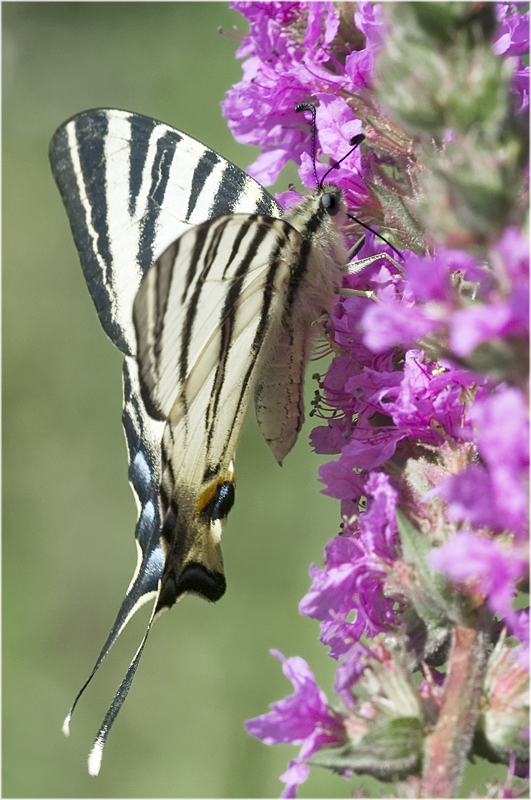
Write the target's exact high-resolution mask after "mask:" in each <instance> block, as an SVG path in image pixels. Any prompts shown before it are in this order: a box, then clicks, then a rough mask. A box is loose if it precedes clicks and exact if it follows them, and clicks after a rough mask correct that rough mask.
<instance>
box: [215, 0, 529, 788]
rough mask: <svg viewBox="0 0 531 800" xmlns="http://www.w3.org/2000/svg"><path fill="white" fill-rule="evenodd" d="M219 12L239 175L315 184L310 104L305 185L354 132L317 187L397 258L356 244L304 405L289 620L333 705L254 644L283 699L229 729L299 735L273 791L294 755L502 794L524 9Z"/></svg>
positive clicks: (524, 451)
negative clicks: (244, 30)
mask: <svg viewBox="0 0 531 800" xmlns="http://www.w3.org/2000/svg"><path fill="white" fill-rule="evenodd" d="M233 6H234V7H235V8H237V9H239V10H240V11H241V13H242V14H243V15H244V16H245V17H246V18H247V20H248V21H249V34H248V35H246V36H245V37H244V38H243V41H242V44H241V47H240V49H239V51H238V57H240V58H242V59H244V61H243V73H244V75H243V79H242V81H241V82H240V83H238V84H236V85H235V86H234V87H233V88H232V89H231V90H230V91H229V92H228V93H227V99H226V100H225V101H224V103H223V104H222V105H223V111H224V114H225V116H226V117H227V119H228V121H229V125H230V127H231V129H232V131H233V133H234V135H235V137H236V138H237V139H238V140H239V141H242V142H245V143H251V144H255V145H260V146H261V147H262V148H263V149H262V153H261V155H260V156H259V158H258V159H257V160H256V162H255V163H254V164H253V165H252V166H251V167H250V168H249V172H250V174H252V175H253V176H254V177H255V178H256V179H257V180H259V181H261V182H262V183H266V184H269V183H272V182H273V181H274V180H275V179H276V177H277V176H278V174H279V172H280V170H281V169H282V167H283V166H284V165H285V164H286V162H287V161H288V160H290V159H291V160H293V161H295V162H296V163H297V164H298V166H299V174H300V177H301V180H302V182H303V184H304V185H305V186H307V187H312V186H313V185H315V179H314V165H313V163H312V159H311V156H310V153H311V129H310V126H309V125H308V122H307V121H306V120H304V119H303V118H302V115H301V114H297V113H295V110H294V109H295V106H296V105H297V104H298V103H301V102H310V101H311V102H312V103H313V104H314V105H315V106H316V112H317V131H318V161H317V164H316V170H317V177H318V180H320V179H321V178H322V176H323V175H324V173H325V172H326V171H327V170H328V169H329V164H327V163H325V160H326V159H328V160H330V162H331V163H335V162H337V161H338V160H339V159H340V158H342V156H343V155H344V154H345V153H346V152H348V151H349V149H350V146H349V141H350V139H351V137H353V136H355V135H356V134H358V133H360V132H361V131H363V133H364V134H365V137H366V145H364V146H363V148H362V152H360V150H359V149H358V150H355V151H354V152H352V153H351V154H350V155H349V156H348V157H347V158H346V159H345V160H344V161H342V162H341V164H340V165H339V167H338V168H336V169H335V170H334V172H333V173H332V176H331V178H329V179H332V180H333V181H334V182H335V183H337V184H338V185H339V186H340V187H341V189H342V191H343V193H344V197H345V200H346V202H347V204H348V205H349V207H350V208H351V209H352V212H353V214H354V215H355V216H356V218H357V220H359V221H361V222H362V223H365V224H366V225H370V226H371V228H373V229H375V228H376V229H379V230H382V232H385V235H386V237H387V238H389V239H390V240H391V241H392V242H393V244H394V245H395V246H396V247H398V248H400V250H401V252H402V258H401V259H400V261H398V260H397V258H396V254H395V252H394V250H393V249H392V248H391V247H390V246H389V245H388V244H387V243H384V242H382V241H381V240H379V239H378V238H377V237H375V236H374V234H373V233H370V232H369V233H367V232H365V234H364V235H365V239H364V242H363V246H362V247H361V249H360V250H359V252H358V254H357V258H358V259H360V260H363V259H369V261H367V263H366V265H365V266H364V268H363V269H362V270H360V271H354V270H353V271H351V272H346V274H345V279H344V289H343V293H342V295H341V296H340V297H338V300H337V302H336V305H335V307H334V309H333V311H332V313H331V316H330V321H329V328H328V338H329V342H330V345H331V348H332V350H333V353H334V358H333V360H332V363H331V365H330V367H329V369H328V371H327V373H326V375H324V376H321V378H320V381H319V390H318V392H317V394H316V400H315V405H314V412H312V413H314V414H315V415H316V416H317V417H321V419H322V420H323V421H324V423H325V424H322V425H320V426H318V427H316V428H315V429H314V430H313V432H312V434H311V443H312V446H313V448H314V450H315V451H316V452H318V453H322V454H330V455H336V456H338V458H337V459H336V460H335V461H331V462H330V463H328V464H325V465H324V466H322V467H321V468H320V471H319V475H320V479H321V481H322V482H323V484H324V486H325V488H324V492H325V493H326V494H328V495H330V496H331V497H334V498H336V499H337V500H339V501H340V513H341V517H342V520H343V523H342V528H341V532H340V533H339V534H338V535H336V536H334V538H332V539H331V541H330V542H329V543H328V544H327V545H326V548H325V560H324V566H323V567H322V568H321V567H319V566H316V565H313V564H312V565H311V567H310V578H311V586H310V588H309V591H308V593H307V594H306V596H305V597H304V598H303V599H302V600H301V603H300V611H301V613H302V614H305V615H307V616H310V617H312V618H314V619H317V620H319V623H320V627H321V637H320V639H321V642H322V643H323V644H324V645H325V646H326V647H328V648H329V654H330V656H331V657H332V658H334V659H336V660H338V662H339V663H338V667H337V676H336V684H335V687H334V690H335V693H336V695H337V701H336V703H335V704H330V703H329V702H328V700H327V698H326V696H325V695H324V693H323V692H322V691H321V690H320V689H319V688H318V687H317V686H316V684H315V680H314V677H313V674H312V672H311V671H310V668H309V667H308V665H307V664H306V662H304V661H303V660H302V659H300V658H297V657H292V658H289V659H285V658H284V657H283V656H281V655H280V654H279V653H277V652H276V651H272V652H273V653H274V655H276V656H277V657H279V658H280V659H281V660H282V662H283V670H284V673H285V674H286V676H287V677H288V678H289V679H290V680H291V681H292V683H293V685H294V687H295V694H294V695H292V696H291V697H288V698H286V699H285V700H282V701H280V702H277V703H274V704H273V705H272V710H271V711H270V712H269V713H267V714H265V715H263V716H261V717H257V718H256V719H254V720H251V721H249V722H248V723H247V729H248V730H249V732H250V733H251V734H253V735H254V736H257V737H258V738H260V739H262V740H263V741H264V742H265V743H266V744H274V743H277V742H291V743H293V744H297V745H301V750H300V753H299V755H298V757H296V758H295V759H294V760H293V761H292V762H291V763H290V766H289V768H288V770H287V772H286V773H285V774H284V775H282V776H281V779H282V780H283V781H284V782H285V784H286V789H285V792H284V795H283V796H285V797H294V796H295V791H296V788H297V785H298V784H300V783H302V782H303V781H304V780H305V779H306V777H307V774H308V764H312V763H318V764H320V765H322V766H325V767H329V768H330V769H332V770H334V771H335V772H336V773H339V774H342V775H344V776H345V777H348V776H350V775H351V774H352V772H358V773H367V774H370V775H373V776H374V777H377V778H379V779H381V780H385V781H389V780H394V781H399V782H400V781H407V787H406V788H404V789H403V790H402V791H406V792H407V793H409V794H408V796H453V795H455V793H456V791H457V789H458V785H459V781H460V777H461V774H462V770H463V768H464V765H465V759H466V755H467V754H468V753H469V752H471V753H474V752H476V753H478V754H479V755H481V756H482V757H484V758H488V759H489V760H491V761H494V762H499V763H504V764H507V765H508V766H509V775H508V778H507V781H506V783H505V785H504V786H501V787H499V788H498V789H492V790H491V791H492V792H494V795H493V796H495V793H496V792H498V793H499V794H498V796H500V797H501V796H504V797H507V796H516V794H513V792H516V791H517V790H516V789H513V788H511V787H512V783H511V782H512V781H513V779H515V780H516V778H515V776H519V775H521V774H522V771H523V770H525V766H524V764H525V762H526V760H527V749H526V743H527V738H526V725H527V716H526V715H527V710H528V671H527V670H528V665H527V659H528V647H529V635H528V615H527V611H526V610H522V609H521V608H520V609H517V608H516V606H515V604H514V599H515V596H516V594H517V592H518V590H519V588H520V587H521V586H524V585H525V581H526V579H527V575H528V570H529V550H528V539H527V531H528V522H529V521H528V485H529V447H528V441H529V415H528V357H529V353H528V340H529V242H528V239H527V237H526V236H525V235H524V234H523V233H522V225H523V222H524V219H525V214H526V206H527V184H528V179H527V178H528V165H527V163H526V157H527V155H526V154H527V137H528V130H527V128H528V119H527V113H528V107H529V69H528V67H527V66H526V65H525V64H524V62H523V61H522V56H525V55H526V54H528V53H529V12H528V11H527V10H525V9H522V7H521V4H520V5H516V4H511V3H498V4H496V5H494V4H452V3H435V4H433V3H429V4H424V3H400V4H377V3H368V2H360V3H357V4H355V6H354V8H355V10H354V12H353V6H352V4H346V3H345V4H342V3H338V4H334V3H331V2H251V3H235V4H233ZM323 159H325V160H323ZM296 196H297V195H296V193H295V192H294V191H293V190H290V191H289V192H286V193H285V194H284V195H281V196H280V197H279V198H278V199H279V202H281V203H283V204H284V206H285V207H286V206H288V205H290V204H291V203H292V202H294V201H295V199H296ZM362 232H363V231H361V229H360V228H359V227H358V226H357V225H356V224H353V225H352V227H351V228H349V229H348V230H346V231H345V236H346V237H347V238H348V239H349V241H350V243H354V242H355V241H356V240H357V239H359V237H360V235H361V233H362ZM377 254H381V255H382V256H383V257H382V258H378V259H372V260H371V257H373V256H375V255H377ZM489 652H490V655H489ZM441 667H442V668H443V669H441ZM415 671H421V672H422V675H423V678H424V680H423V682H422V683H421V685H420V686H419V682H418V681H416V680H414V672H415Z"/></svg>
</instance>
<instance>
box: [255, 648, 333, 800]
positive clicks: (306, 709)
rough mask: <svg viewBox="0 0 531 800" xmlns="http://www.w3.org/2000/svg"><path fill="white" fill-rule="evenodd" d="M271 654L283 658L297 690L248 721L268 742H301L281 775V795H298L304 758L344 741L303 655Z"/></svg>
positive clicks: (303, 775) (303, 776) (305, 768)
mask: <svg viewBox="0 0 531 800" xmlns="http://www.w3.org/2000/svg"><path fill="white" fill-rule="evenodd" d="M271 654H272V655H274V656H276V658H279V659H280V660H281V661H282V671H283V673H284V675H285V676H286V677H287V678H289V680H290V681H291V683H292V684H293V688H294V689H295V692H294V694H292V695H290V696H289V697H286V698H285V699H284V700H280V701H279V702H278V703H272V704H271V709H272V710H271V711H270V712H269V713H268V714H263V715H262V716H261V717H256V718H255V719H251V720H249V721H248V722H246V723H245V727H246V728H247V730H248V732H249V733H250V734H251V735H252V736H256V737H257V738H258V739H261V740H262V741H263V742H264V743H265V744H279V743H285V742H289V743H291V744H301V745H302V747H301V750H300V753H299V755H298V757H297V758H295V759H293V760H292V761H291V762H290V764H289V768H288V770H287V772H285V773H284V775H281V776H280V779H281V780H282V781H284V783H286V788H285V790H284V792H283V793H282V797H295V792H296V789H297V785H298V784H299V783H303V782H304V781H305V780H306V778H307V777H308V765H307V764H305V763H304V762H305V760H306V759H308V758H309V757H310V756H311V755H312V753H315V752H316V751H317V750H320V749H321V748H322V747H323V746H326V745H331V744H338V743H341V742H342V741H343V740H344V728H343V724H342V721H341V719H340V717H339V716H338V715H337V714H336V713H335V712H334V711H333V710H332V709H331V708H330V706H329V705H328V701H327V699H326V695H325V693H324V692H323V691H322V690H321V689H319V687H318V686H317V684H316V683H315V677H314V675H313V672H312V671H311V670H310V668H309V667H308V664H307V663H306V661H305V660H304V659H303V658H300V657H299V656H295V657H293V658H284V656H283V655H282V654H281V653H279V652H278V650H271Z"/></svg>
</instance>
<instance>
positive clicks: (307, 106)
mask: <svg viewBox="0 0 531 800" xmlns="http://www.w3.org/2000/svg"><path fill="white" fill-rule="evenodd" d="M295 111H296V112H297V113H300V112H301V111H310V113H311V115H312V163H313V174H314V178H315V185H316V186H317V187H318V188H319V189H322V188H323V184H324V182H325V180H326V178H327V177H328V175H330V173H331V172H332V170H333V169H337V168H338V167H339V165H340V164H342V163H343V161H344V160H345V159H346V158H348V157H349V155H350V154H351V153H353V152H354V150H355V149H356V147H359V146H360V144H361V143H362V142H363V140H364V139H365V134H364V133H357V134H356V135H355V136H353V137H352V138H351V139H350V141H349V145H350V147H351V149H350V150H349V151H348V153H345V155H344V156H343V158H340V159H339V161H337V162H336V163H335V164H332V166H331V167H330V168H329V169H328V170H327V171H326V172H325V174H324V176H323V178H322V179H321V180H320V181H319V180H318V179H317V167H316V160H315V142H316V139H317V125H316V122H315V118H316V111H315V106H314V105H313V103H298V104H297V105H296V106H295ZM347 216H348V217H349V218H350V219H352V220H354V222H357V223H358V225H361V227H362V228H365V229H366V230H368V231H370V232H371V233H374V235H375V236H377V237H378V238H379V239H381V240H382V242H385V243H386V244H387V245H389V247H390V248H391V250H392V251H393V252H394V253H396V254H397V256H398V257H399V258H401V259H402V260H403V259H404V256H403V255H402V253H400V251H399V250H397V249H396V247H393V245H392V244H391V242H388V241H387V239H386V238H385V236H382V235H381V234H380V233H378V232H377V231H375V230H373V228H371V227H370V226H369V225H366V224H365V223H364V222H362V221H361V220H359V219H358V218H357V217H353V216H352V215H351V214H347Z"/></svg>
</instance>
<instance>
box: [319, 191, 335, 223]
mask: <svg viewBox="0 0 531 800" xmlns="http://www.w3.org/2000/svg"><path fill="white" fill-rule="evenodd" d="M321 206H322V207H323V208H324V209H325V211H328V213H329V214H330V216H331V217H333V216H334V215H335V214H337V212H338V211H339V197H338V196H337V195H336V194H331V193H330V192H326V193H325V194H324V195H323V196H322V197H321Z"/></svg>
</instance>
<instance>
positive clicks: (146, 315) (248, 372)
mask: <svg viewBox="0 0 531 800" xmlns="http://www.w3.org/2000/svg"><path fill="white" fill-rule="evenodd" d="M301 244H302V237H301V235H300V234H299V233H298V232H297V231H295V229H294V228H292V227H291V226H290V225H288V224H287V223H286V222H283V221H282V220H279V219H273V218H271V217H263V216H256V215H255V216H248V215H242V214H236V215H232V216H227V217H220V218H218V219H216V220H213V221H211V222H207V223H204V224H203V225H200V226H198V227H197V228H196V229H194V230H193V231H190V232H188V233H186V234H184V235H183V236H182V237H181V238H180V239H179V240H178V241H177V242H175V244H174V245H172V246H171V247H170V248H169V250H168V251H167V252H166V253H164V254H163V256H162V257H161V258H160V259H158V261H157V263H156V264H155V265H154V266H153V268H152V269H151V270H150V271H149V272H148V274H147V275H146V277H145V279H144V281H143V283H142V286H141V287H140V290H139V292H138V295H137V298H136V300H135V304H134V321H135V327H136V332H137V340H138V353H137V358H138V362H139V367H140V386H141V391H142V397H143V399H144V404H145V406H146V409H147V410H148V412H149V413H150V414H151V415H152V416H153V417H154V418H156V419H161V420H167V422H166V427H165V431H164V437H163V445H162V481H161V503H162V512H163V530H162V545H163V549H164V553H165V565H164V570H163V576H162V582H161V594H160V597H159V600H158V603H157V611H158V610H161V609H162V608H165V607H168V606H171V605H172V604H173V603H174V602H175V601H176V599H177V598H178V597H179V596H181V595H182V594H183V593H185V592H194V593H197V594H200V595H202V596H203V597H205V598H206V599H209V600H217V599H218V598H219V597H221V595H222V594H223V592H224V590H225V579H224V575H223V562H222V557H221V550H220V537H221V532H222V528H223V524H224V522H225V519H226V516H227V514H228V512H229V511H230V508H231V506H232V502H233V499H234V454H235V450H236V445H237V441H238V438H239V435H240V431H241V426H242V423H243V418H244V415H245V411H246V409H247V407H248V405H249V402H250V398H251V397H252V395H253V391H254V388H255V385H256V382H257V380H258V377H259V375H260V372H261V370H262V368H263V365H264V364H265V363H267V361H268V359H269V357H270V353H271V352H272V351H273V350H274V349H275V345H276V341H277V339H278V337H279V336H280V335H281V332H282V322H283V316H284V311H285V301H286V297H287V294H288V288H289V282H290V276H291V265H292V263H293V262H294V261H296V259H297V254H298V252H299V251H300V248H301Z"/></svg>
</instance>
